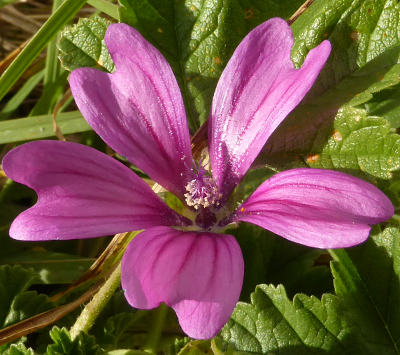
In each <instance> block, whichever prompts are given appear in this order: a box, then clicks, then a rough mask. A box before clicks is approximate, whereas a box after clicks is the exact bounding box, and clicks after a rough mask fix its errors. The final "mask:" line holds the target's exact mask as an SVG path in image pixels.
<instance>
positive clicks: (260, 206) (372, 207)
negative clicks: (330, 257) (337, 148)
mask: <svg viewBox="0 0 400 355" xmlns="http://www.w3.org/2000/svg"><path fill="white" fill-rule="evenodd" d="M393 213H394V208H393V205H392V203H391V201H390V200H389V199H388V197H387V196H386V195H385V194H384V193H383V192H382V191H380V190H379V189H378V188H377V187H375V186H374V185H372V184H370V183H368V182H366V181H364V180H361V179H358V178H355V177H353V176H351V175H347V174H344V173H341V172H337V171H332V170H323V169H293V170H287V171H284V172H282V173H278V174H276V175H274V176H273V177H272V178H270V179H269V180H267V181H266V182H264V183H263V184H262V185H261V186H260V187H259V188H258V189H257V190H256V191H255V192H254V193H253V194H252V195H251V196H250V197H249V198H248V200H247V201H245V203H243V205H242V206H240V207H239V209H238V210H237V211H236V214H235V217H234V220H236V221H245V222H249V223H253V224H256V225H259V226H260V227H263V228H265V229H268V230H270V231H272V232H274V233H276V234H278V235H280V236H282V237H284V238H286V239H288V240H291V241H293V242H296V243H299V244H303V245H306V246H311V247H315V248H345V247H351V246H354V245H357V244H360V243H362V242H364V241H365V240H366V239H367V238H368V235H369V232H370V229H371V227H370V226H371V225H373V224H377V223H380V222H384V221H386V220H387V219H389V218H390V217H391V216H392V215H393Z"/></svg>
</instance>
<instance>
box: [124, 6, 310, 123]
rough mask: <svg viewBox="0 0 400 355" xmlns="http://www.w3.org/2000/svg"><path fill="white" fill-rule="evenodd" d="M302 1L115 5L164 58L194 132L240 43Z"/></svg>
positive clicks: (288, 12) (204, 117)
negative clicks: (252, 31)
mask: <svg viewBox="0 0 400 355" xmlns="http://www.w3.org/2000/svg"><path fill="white" fill-rule="evenodd" d="M302 2H303V1H302V0H281V1H278V0H264V1H258V0H244V1H238V0H234V1H224V0H202V1H194V0H184V1H175V0H120V3H121V5H122V7H121V9H120V19H121V22H125V23H128V24H130V25H132V26H133V27H136V28H137V29H138V30H139V31H140V32H141V33H142V34H143V35H144V36H145V37H146V38H147V39H148V40H149V41H150V42H151V43H153V44H154V45H155V46H156V47H157V48H159V49H160V50H161V52H162V53H163V55H164V56H165V57H166V58H167V60H168V61H169V63H170V64H171V66H172V69H173V70H174V73H175V75H176V78H177V80H178V83H179V85H180V87H181V91H182V95H183V99H184V101H185V105H186V112H187V115H188V121H189V126H190V129H191V130H192V131H195V130H196V129H197V128H199V126H200V124H201V123H203V122H204V121H205V120H206V119H207V117H208V113H209V109H210V105H211V100H212V96H213V94H214V89H215V86H216V83H217V81H218V78H219V76H220V75H221V72H222V70H223V68H224V67H225V65H226V63H227V62H228V60H229V58H230V56H231V55H232V53H233V51H234V49H235V48H236V46H237V45H238V44H239V42H240V41H241V40H242V38H243V37H244V36H245V35H246V34H247V33H248V32H249V31H250V30H251V29H252V28H253V27H255V26H256V25H258V24H259V23H261V22H263V21H265V20H267V19H268V18H270V17H274V16H280V17H283V18H288V17H289V16H290V15H291V14H292V13H293V12H294V11H295V10H296V9H297V8H298V7H299V6H300V5H301V4H302Z"/></svg>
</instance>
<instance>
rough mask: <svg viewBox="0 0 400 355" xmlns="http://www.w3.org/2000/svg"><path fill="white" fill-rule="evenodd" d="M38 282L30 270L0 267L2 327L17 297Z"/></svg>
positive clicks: (17, 267) (0, 321)
mask: <svg viewBox="0 0 400 355" xmlns="http://www.w3.org/2000/svg"><path fill="white" fill-rule="evenodd" d="M37 281H39V280H38V278H37V276H36V275H35V274H34V272H33V271H31V270H26V269H23V268H22V267H20V266H14V267H11V266H6V265H5V266H0V325H1V326H2V327H3V326H4V323H5V321H6V318H7V315H8V313H9V311H10V308H11V305H12V303H13V302H14V300H15V298H16V296H17V295H19V294H22V293H23V292H25V291H26V290H27V289H28V288H29V287H30V286H31V285H32V284H33V283H34V282H37Z"/></svg>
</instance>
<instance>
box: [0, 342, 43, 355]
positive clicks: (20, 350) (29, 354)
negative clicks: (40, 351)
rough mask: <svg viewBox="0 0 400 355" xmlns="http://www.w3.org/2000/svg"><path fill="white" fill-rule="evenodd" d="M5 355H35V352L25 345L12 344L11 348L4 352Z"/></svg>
mask: <svg viewBox="0 0 400 355" xmlns="http://www.w3.org/2000/svg"><path fill="white" fill-rule="evenodd" d="M3 355H35V352H34V351H33V350H32V349H31V348H29V349H27V348H26V347H25V345H24V344H11V346H10V347H9V348H8V349H7V350H5V352H3Z"/></svg>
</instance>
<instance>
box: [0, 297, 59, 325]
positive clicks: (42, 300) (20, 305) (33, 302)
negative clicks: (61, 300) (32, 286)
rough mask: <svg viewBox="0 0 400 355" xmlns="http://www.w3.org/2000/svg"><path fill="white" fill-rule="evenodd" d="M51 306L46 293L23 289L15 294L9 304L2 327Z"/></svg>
mask: <svg viewBox="0 0 400 355" xmlns="http://www.w3.org/2000/svg"><path fill="white" fill-rule="evenodd" d="M52 306H53V303H52V302H51V301H50V300H49V298H48V296H47V295H44V294H38V293H37V292H36V291H25V292H23V293H20V294H18V295H16V296H15V297H14V299H13V301H12V303H11V305H10V309H9V311H8V314H7V317H6V319H5V320H4V327H8V326H9V325H11V324H14V323H17V322H19V321H21V320H24V319H27V318H29V317H32V316H34V315H36V314H39V313H42V312H45V311H47V310H49V309H50V308H51V307H52Z"/></svg>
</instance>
